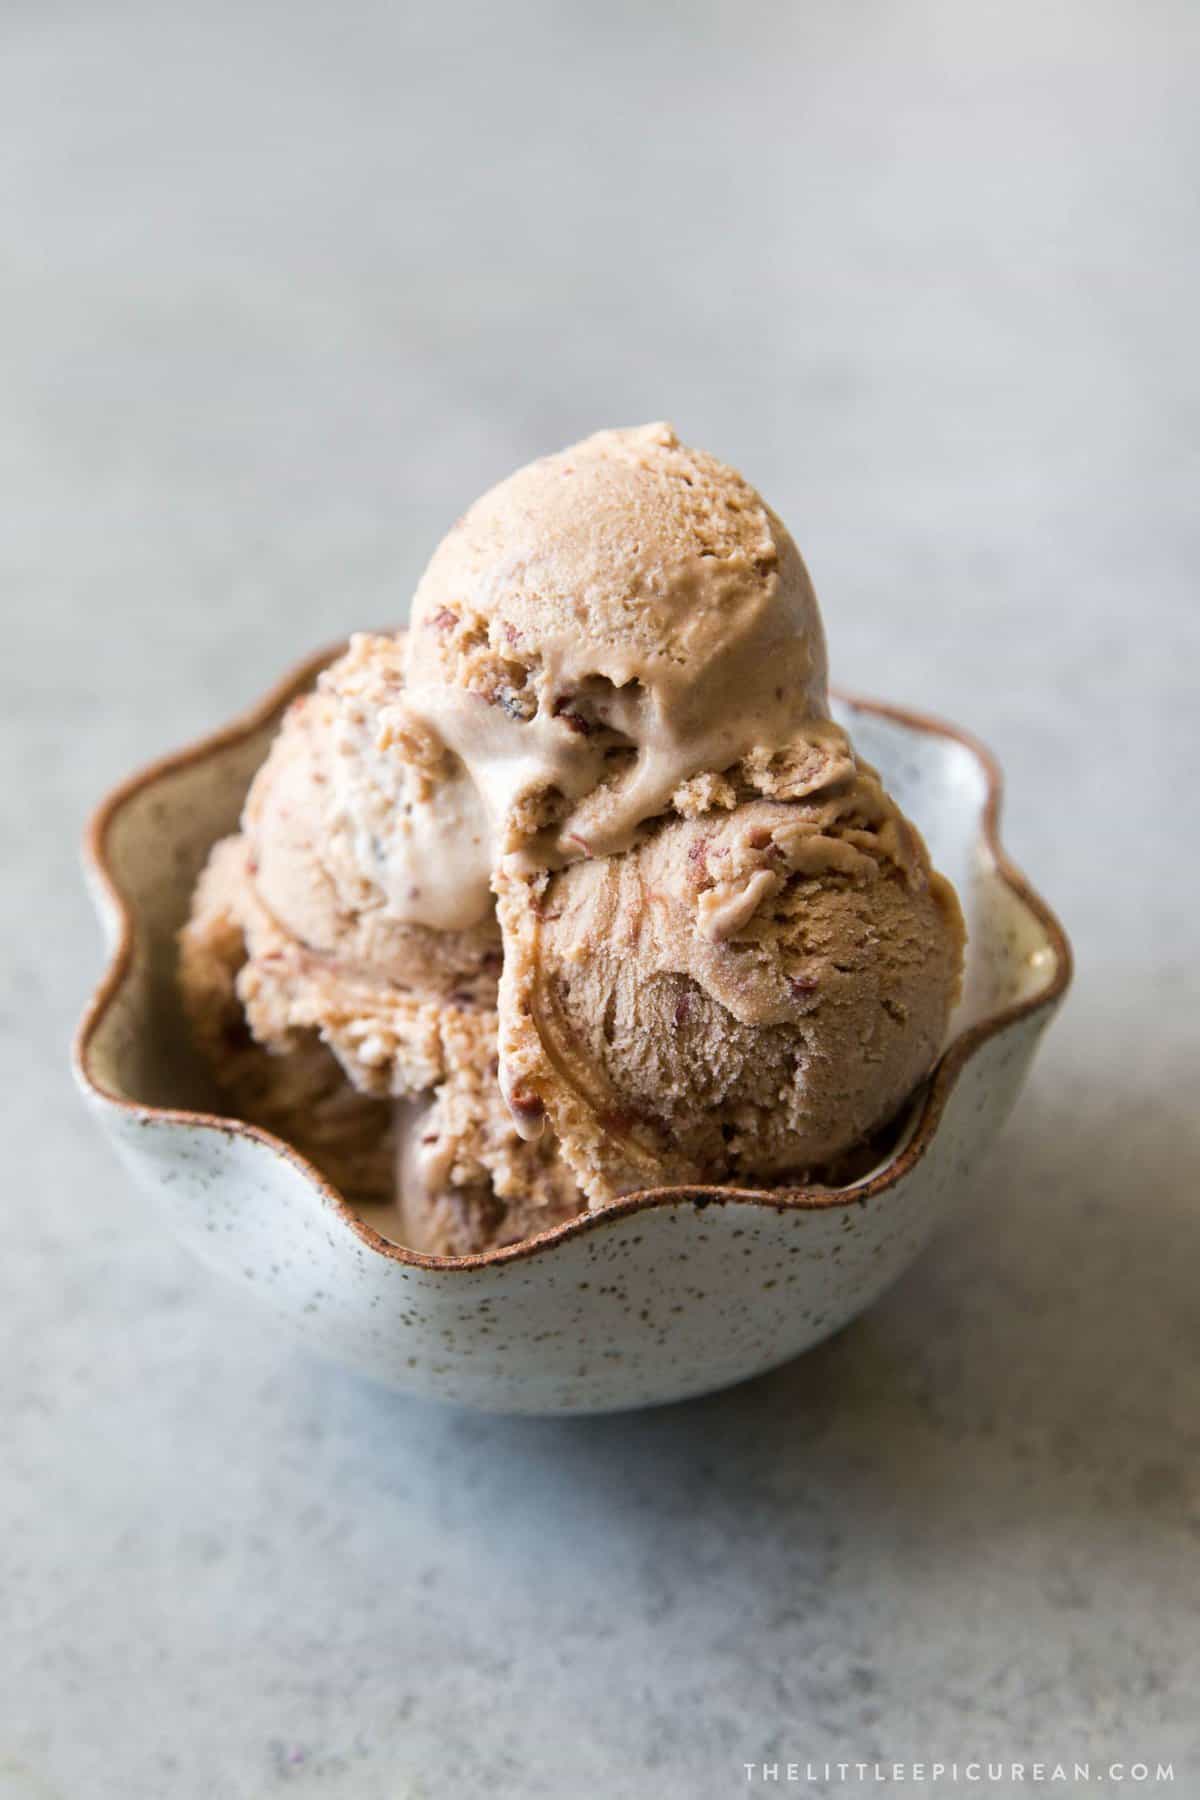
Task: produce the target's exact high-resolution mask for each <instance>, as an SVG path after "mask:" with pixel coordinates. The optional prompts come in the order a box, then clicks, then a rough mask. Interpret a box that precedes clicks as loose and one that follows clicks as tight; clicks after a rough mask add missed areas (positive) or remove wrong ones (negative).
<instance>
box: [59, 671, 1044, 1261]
mask: <svg viewBox="0 0 1200 1800" xmlns="http://www.w3.org/2000/svg"><path fill="white" fill-rule="evenodd" d="M344 647H345V646H344V644H335V645H332V646H330V647H329V648H327V649H325V650H322V651H318V652H315V653H314V654H313V655H311V656H307V657H305V658H304V660H303V661H302V662H300V663H298V664H297V665H296V666H295V667H294V668H293V669H291V670H290V671H289V673H288V674H286V675H285V676H283V677H282V679H281V680H279V681H278V682H276V683H275V685H274V686H273V687H272V688H271V689H270V690H269V691H268V693H267V694H266V695H265V696H264V697H263V698H262V699H261V700H259V701H258V702H257V703H256V704H254V705H253V706H251V707H249V708H247V709H246V711H244V712H242V713H241V714H239V715H238V716H237V717H236V718H235V719H233V720H232V721H231V722H230V723H229V724H228V725H226V726H224V727H222V728H221V730H219V731H216V732H212V733H209V734H208V735H206V736H204V737H202V738H199V739H197V740H195V741H194V742H193V743H191V744H189V745H186V746H185V747H184V748H183V749H181V750H176V751H173V752H172V753H170V754H169V755H167V756H163V757H159V758H158V759H156V760H155V761H154V762H152V763H149V764H147V765H146V766H145V767H144V768H142V769H139V770H137V771H136V772H135V773H134V774H133V775H130V776H129V777H127V778H126V780H124V781H122V782H120V783H119V784H118V785H117V786H116V787H115V788H113V789H111V790H110V792H109V793H108V794H107V795H105V797H104V798H103V799H102V800H101V801H100V803H99V805H98V806H97V807H96V809H95V811H94V812H93V814H92V816H91V818H90V819H89V821H88V824H87V827H86V830H85V834H84V841H83V851H84V858H85V861H86V864H87V867H88V870H89V872H90V874H91V875H92V876H93V878H94V879H95V881H96V882H97V883H98V885H99V887H100V888H101V889H102V891H103V893H104V894H105V896H106V897H107V899H108V901H109V903H110V905H111V907H112V914H113V918H114V920H115V922H116V926H117V934H116V941H115V943H114V944H113V947H112V949H111V951H110V953H109V957H108V961H107V963H106V965H105V968H104V971H103V973H102V975H101V977H100V980H99V981H98V983H97V985H96V988H95V990H94V991H93V993H92V996H91V999H90V1000H89V1001H88V1003H87V1006H86V1008H85V1010H84V1013H83V1016H82V1018H81V1019H80V1022H79V1025H78V1028H77V1029H76V1032H75V1037H74V1041H73V1044H72V1064H73V1067H74V1071H75V1077H76V1080H77V1081H78V1083H79V1085H80V1087H81V1088H82V1089H83V1090H84V1091H85V1092H86V1093H88V1094H90V1095H91V1096H93V1097H94V1098H95V1099H97V1100H100V1101H102V1102H103V1103H104V1104H105V1105H106V1106H110V1107H115V1108H118V1109H119V1110H120V1111H122V1112H124V1113H126V1114H128V1115H130V1116H131V1117H133V1118H135V1119H137V1120H138V1121H139V1122H145V1123H158V1124H177V1125H187V1126H190V1127H193V1128H199V1129H201V1130H208V1131H214V1132H217V1133H219V1134H221V1135H222V1136H226V1137H240V1138H247V1139H250V1140H252V1141H255V1142H259V1143H262V1144H264V1145H266V1146H267V1147H268V1148H269V1149H271V1150H273V1151H275V1152H276V1153H277V1154H278V1155H280V1156H282V1157H283V1158H284V1160H285V1161H287V1162H289V1163H291V1164H292V1165H293V1166H294V1167H295V1168H296V1169H298V1170H299V1172H300V1173H301V1174H303V1175H304V1176H305V1177H306V1179H307V1180H308V1181H309V1182H310V1183H311V1184H312V1186H313V1187H314V1188H315V1189H316V1190H317V1192H318V1193H319V1195H320V1196H321V1198H322V1199H323V1200H324V1202H325V1203H326V1204H327V1205H328V1206H329V1207H330V1208H331V1210H332V1211H334V1212H335V1213H336V1214H337V1215H338V1216H339V1217H340V1218H341V1219H342V1220H343V1222H344V1223H345V1224H346V1225H347V1226H348V1227H349V1228H350V1230H351V1231H352V1232H353V1233H354V1235H355V1236H356V1237H357V1238H358V1239H360V1241H361V1242H363V1243H364V1244H366V1245H367V1246H368V1247H369V1248H370V1249H372V1250H374V1251H376V1252H377V1253H378V1254H380V1255H382V1256H386V1257H388V1258H390V1259H391V1260H392V1261H394V1262H401V1263H407V1264H409V1265H410V1266H412V1267H414V1268H422V1269H441V1270H444V1271H446V1272H452V1271H457V1270H469V1269H484V1268H494V1267H496V1266H497V1265H499V1264H502V1263H509V1262H516V1261H520V1260H523V1259H524V1258H526V1257H530V1256H534V1255H545V1254H546V1253H547V1252H548V1251H550V1250H552V1249H553V1248H554V1247H555V1246H556V1245H557V1244H561V1243H565V1242H566V1241H567V1239H569V1238H575V1237H579V1236H580V1235H581V1234H582V1233H583V1232H587V1231H595V1230H598V1229H600V1228H601V1227H602V1226H605V1225H612V1224H615V1223H616V1222H617V1221H618V1220H619V1219H625V1218H628V1217H629V1216H630V1215H631V1214H634V1213H639V1212H644V1211H647V1210H649V1209H650V1208H651V1207H662V1206H672V1205H674V1206H697V1205H699V1206H709V1205H714V1204H718V1205H729V1204H737V1205H754V1206H759V1207H767V1208H770V1209H771V1210H773V1211H777V1212H778V1211H826V1210H829V1209H832V1208H837V1207H849V1206H859V1205H862V1204H864V1203H865V1202H866V1201H868V1200H871V1199H876V1198H878V1196H879V1195H881V1194H884V1193H886V1192H887V1191H888V1189H889V1188H892V1187H894V1186H896V1184H897V1183H898V1182H899V1181H900V1180H902V1179H903V1177H904V1176H905V1175H907V1174H908V1172H909V1170H910V1169H912V1168H913V1167H914V1165H915V1164H916V1163H918V1162H919V1161H920V1160H921V1158H922V1157H923V1156H924V1155H925V1152H926V1151H927V1149H928V1148H929V1145H930V1143H931V1142H932V1140H933V1136H934V1134H935V1132H936V1130H937V1126H938V1121H939V1120H940V1118H941V1115H942V1112H943V1111H944V1109H945V1106H946V1102H947V1100H948V1098H949V1096H950V1093H951V1091H952V1089H953V1087H954V1084H955V1082H956V1081H957V1080H958V1077H959V1075H960V1074H961V1073H962V1070H963V1068H964V1067H965V1066H966V1064H967V1062H968V1061H969V1060H970V1058H971V1057H972V1056H973V1055H974V1054H975V1052H976V1051H977V1050H978V1049H979V1048H980V1046H981V1045H982V1044H984V1043H986V1042H987V1041H988V1040H989V1039H990V1038H993V1037H995V1036H996V1034H997V1033H998V1032H1001V1031H1004V1030H1006V1029H1007V1028H1008V1026H1010V1025H1013V1024H1015V1023H1016V1022H1017V1021H1018V1020H1021V1019H1026V1018H1032V1017H1033V1016H1034V1015H1035V1014H1037V1013H1040V1012H1045V1011H1047V1010H1048V1009H1050V1008H1052V1007H1054V1006H1055V1005H1057V1003H1058V1001H1059V1000H1061V998H1062V996H1063V994H1064V993H1065V992H1066V990H1067V988H1068V987H1069V986H1070V982H1071V977H1072V973H1073V957H1072V952H1071V945H1070V941H1069V939H1068V937H1067V934H1066V932H1065V931H1064V930H1063V927H1062V925H1061V924H1060V923H1059V921H1058V919H1057V917H1056V916H1055V914H1054V913H1053V911H1052V910H1051V908H1050V907H1049V906H1048V905H1047V904H1046V902H1045V901H1044V900H1043V899H1042V897H1041V895H1040V894H1038V893H1037V891H1036V890H1035V889H1034V888H1033V887H1032V886H1031V885H1030V883H1029V882H1028V880H1027V879H1026V877H1025V876H1024V874H1023V873H1022V872H1021V870H1020V869H1018V868H1017V866H1016V864H1015V863H1013V862H1012V861H1011V859H1010V858H1009V857H1008V855H1007V854H1006V852H1005V850H1004V847H1003V845H1002V843H1001V841H1000V813H1001V801H1002V795H1003V779H1002V776H1001V773H1000V766H999V764H998V763H997V761H996V759H995V757H994V756H993V755H992V753H991V751H990V750H988V749H987V748H986V746H985V745H983V744H982V743H980V742H979V740H978V739H977V738H975V737H972V736H971V735H970V734H969V733H968V732H965V731H962V730H960V729H959V727H958V726H956V725H950V724H948V723H947V722H946V721H945V720H942V719H936V718H932V717H930V716H929V715H927V714H924V713H918V712H912V711H909V710H908V709H907V708H905V707H900V706H892V705H889V704H886V703H885V702H882V701H877V700H868V699H864V698H862V697H860V696H859V695H857V694H851V693H848V692H846V691H845V690H844V689H837V690H836V692H837V695H838V698H839V699H841V700H843V701H845V702H846V703H847V704H848V705H850V706H853V707H855V708H857V709H858V710H859V711H862V712H872V713H877V714H879V715H880V716H881V717H883V718H888V719H893V720H895V721H896V723H897V724H900V725H905V726H908V727H909V728H911V729H915V730H917V731H924V732H929V733H933V734H936V735H937V736H939V737H945V738H949V739H950V740H951V741H952V742H954V743H957V744H961V745H962V746H963V747H964V748H965V749H966V750H968V751H969V752H970V753H971V755H972V756H974V757H975V759H976V760H977V761H978V763H979V765H980V767H981V768H982V769H983V772H984V776H985V779H986V785H987V792H986V796H985V799H984V804H983V811H982V817H981V827H982V833H983V841H984V843H985V845H986V847H987V850H988V853H989V855H990V856H991V857H992V860H993V863H994V865H995V868H996V872H997V874H998V875H999V876H1000V877H1001V878H1002V880H1003V881H1004V882H1005V883H1006V885H1007V886H1008V887H1009V888H1010V890H1011V891H1012V892H1013V893H1014V894H1015V895H1016V896H1017V898H1018V899H1019V900H1021V901H1022V902H1023V904H1024V905H1025V906H1027V907H1028V908H1029V910H1030V912H1032V913H1033V915H1034V917H1035V918H1036V919H1037V921H1038V923H1039V924H1040V925H1041V927H1042V929H1043V930H1044V932H1045V934H1046V937H1047V939H1048V940H1049V943H1050V945H1051V947H1052V949H1053V952H1054V957H1055V968H1054V972H1053V975H1052V976H1051V977H1050V979H1049V980H1048V981H1047V983H1046V985H1045V986H1044V987H1043V988H1042V989H1040V990H1039V992H1038V993H1036V994H1033V995H1031V996H1030V997H1029V998H1028V999H1027V1000H1021V1001H1017V1002H1016V1003H1015V1004H1014V1005H1012V1006H1008V1007H1004V1008H1002V1009H1001V1010H999V1011H998V1012H996V1013H993V1014H992V1015H991V1016H990V1017H988V1018H986V1019H981V1020H979V1021H978V1022H977V1023H976V1024H974V1025H972V1026H970V1027H968V1029H967V1030H966V1031H963V1032H961V1033H960V1034H959V1036H958V1037H956V1038H954V1039H953V1040H952V1041H951V1042H950V1043H949V1044H948V1045H947V1046H946V1049H945V1050H944V1051H943V1053H942V1055H941V1057H940V1059H939V1061H938V1063H937V1065H936V1067H935V1068H934V1071H933V1074H932V1076H931V1077H930V1079H929V1082H928V1084H927V1086H926V1090H925V1096H924V1099H923V1101H922V1104H921V1111H920V1116H919V1117H918V1119H917V1121H916V1124H915V1127H914V1128H913V1130H912V1133H911V1135H910V1136H909V1138H908V1141H907V1143H906V1144H905V1146H904V1148H903V1149H902V1150H901V1151H900V1152H899V1153H898V1154H897V1155H896V1156H895V1157H894V1158H893V1160H892V1161H891V1162H889V1163H888V1164H887V1165H886V1166H885V1167H884V1168H883V1169H881V1170H879V1171H878V1172H877V1173H876V1174H875V1175H872V1176H869V1177H867V1178H866V1179H865V1180H863V1181H860V1182H856V1183H855V1184H854V1185H853V1186H851V1187H846V1188H788V1189H779V1190H768V1189H765V1188H731V1187H704V1186H699V1187H687V1188H680V1187H671V1188H648V1189H645V1190H643V1191H642V1192H640V1193H636V1194H628V1195H626V1196H625V1197H624V1198H622V1199H620V1200H616V1201H613V1202H612V1203H611V1204H610V1205H608V1206H605V1207H603V1208H601V1209H600V1210H599V1211H597V1212H587V1213H583V1214H582V1215H581V1216H580V1217H579V1218H576V1219H571V1220H568V1221H567V1223H566V1224H563V1225H555V1226H552V1227H550V1229H549V1230H547V1231H543V1232H541V1233H539V1234H538V1236H536V1237H532V1238H526V1239H524V1240H523V1241H522V1242H521V1243H519V1244H511V1245H508V1246H506V1247H504V1248H502V1249H496V1250H487V1251H484V1252H482V1253H480V1254H478V1255H475V1256H427V1255H425V1254H424V1253H422V1252H421V1251H418V1250H408V1249H406V1248H405V1247H404V1246H403V1245H401V1244H394V1243H392V1242H391V1241H390V1239H388V1238H385V1237H382V1236H380V1234H379V1233H378V1232H377V1231H375V1230H374V1229H373V1228H372V1227H371V1226H370V1225H368V1224H366V1223H365V1221H364V1220H362V1219H361V1218H359V1216H358V1214H357V1213H356V1212H355V1211H354V1208H353V1207H352V1206H351V1205H350V1203H349V1201H348V1200H347V1199H346V1198H345V1196H344V1195H343V1194H342V1193H340V1192H339V1190H338V1189H337V1188H335V1187H334V1186H333V1185H332V1183H330V1182H329V1181H327V1180H326V1179H325V1177H324V1176H323V1175H322V1174H321V1172H320V1170H319V1169H317V1168H316V1167H315V1166H314V1165H313V1164H312V1163H310V1162H309V1161H308V1159H307V1158H306V1157H304V1156H301V1155H300V1153H299V1151H297V1150H295V1149H293V1148H292V1146H291V1145H290V1144H288V1143H287V1142H286V1141H285V1140H284V1139H283V1138H279V1137H276V1136H275V1134H274V1133H273V1132H270V1131H265V1130H264V1129H263V1128H262V1127H261V1126H258V1125H250V1124H247V1123H246V1122H245V1121H243V1120H241V1119H233V1118H227V1117H222V1116H221V1115H219V1114H216V1113H204V1112H192V1111H189V1110H186V1109H183V1108H171V1107H158V1106H147V1105H142V1104H139V1103H138V1102H136V1101H132V1100H126V1099H125V1098H124V1097H123V1096H122V1095H120V1094H114V1093H113V1092H112V1091H111V1090H110V1089H108V1088H106V1087H105V1086H104V1084H103V1083H102V1082H100V1081H98V1080H97V1079H96V1077H95V1076H94V1075H93V1074H92V1072H91V1070H90V1069H89V1067H88V1052H89V1048H90V1045H91V1041H92V1038H93V1037H94V1036H95V1033H96V1031H97V1030H98V1029H99V1026H100V1023H101V1021H102V1019H103V1018H104V1015H105V1013H106V1012H107V1010H108V1008H109V1006H110V1005H111V1003H112V1001H113V999H114V998H115V996H116V994H117V993H118V991H119V990H120V987H121V983H122V981H123V980H124V978H125V975H126V973H127V972H128V969H129V966H130V963H131V961H132V957H133V943H134V916H133V911H132V908H131V907H130V905H129V903H128V901H127V900H126V898H125V896H124V894H123V893H122V892H121V889H120V887H119V886H118V884H117V881H116V879H115V877H114V875H113V873H112V871H111V869H110V868H109V865H108V860H107V838H108V833H109V829H110V827H111V825H112V822H113V820H114V819H115V817H116V816H117V814H118V813H119V812H120V810H121V808H122V807H123V806H124V805H126V803H127V802H128V801H129V800H131V799H132V798H133V797H134V796H135V795H137V794H139V793H141V792H142V791H143V790H144V789H145V788H147V787H149V786H151V785H152V784H153V783H154V782H156V781H159V780H160V779H161V778H162V777H163V776H165V775H170V774H173V773H174V772H175V771H177V770H179V769H182V768H187V767H189V766H191V765H192V764H193V763H196V762H199V761H200V760H202V759H203V758H204V757H207V756H211V755H213V754H214V753H215V752H217V751H220V750H224V749H227V748H229V747H230V746H232V745H234V744H237V743H240V742H241V741H242V740H243V739H244V738H247V737H250V736H251V735H252V734H253V733H254V732H256V731H259V730H261V729H262V727H263V726H264V725H266V724H268V723H269V721H270V720H271V718H272V717H273V716H274V715H275V714H276V713H278V712H279V711H281V710H282V708H283V707H284V706H285V705H286V704H287V703H288V701H289V700H291V699H293V698H294V697H295V696H296V695H297V694H299V693H301V692H303V690H304V689H305V688H306V687H308V686H309V685H310V683H311V682H312V681H313V680H314V678H315V677H316V675H317V674H318V673H319V672H320V670H321V669H322V668H324V667H325V666H326V664H327V663H329V662H330V661H331V660H332V659H333V657H335V656H336V655H338V654H339V652H340V651H341V650H342V649H343V648H344Z"/></svg>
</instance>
